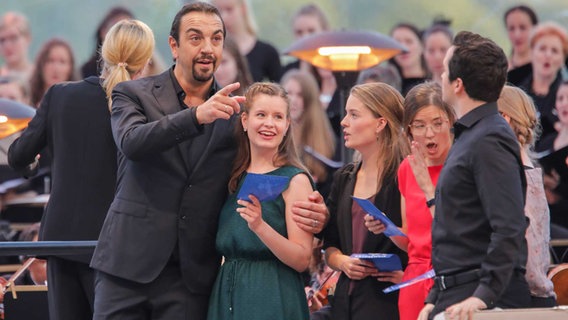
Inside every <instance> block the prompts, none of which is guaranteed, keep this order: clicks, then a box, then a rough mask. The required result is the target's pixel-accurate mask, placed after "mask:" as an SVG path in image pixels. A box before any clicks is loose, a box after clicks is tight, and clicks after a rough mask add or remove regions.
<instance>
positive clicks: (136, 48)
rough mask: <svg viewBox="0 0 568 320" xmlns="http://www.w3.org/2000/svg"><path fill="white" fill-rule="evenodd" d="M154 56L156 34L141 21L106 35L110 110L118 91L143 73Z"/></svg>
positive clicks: (103, 50) (126, 22) (127, 23)
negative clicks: (119, 86) (116, 89)
mask: <svg viewBox="0 0 568 320" xmlns="http://www.w3.org/2000/svg"><path fill="white" fill-rule="evenodd" d="M153 52H154V34H153V33H152V30H151V29H150V27H148V26H147V25H146V24H145V23H144V22H142V21H139V20H121V21H119V22H117V23H116V24H115V25H114V26H113V27H112V28H111V29H110V30H109V32H108V33H107V34H106V36H105V40H104V41H103V46H102V48H101V56H102V58H103V62H104V67H103V77H104V81H103V87H104V89H105V92H106V94H107V98H108V104H109V109H110V107H111V105H112V99H111V94H112V90H113V89H114V87H115V86H116V85H117V84H118V83H120V82H122V81H126V80H131V79H132V76H133V75H134V74H135V73H137V72H139V71H140V70H142V69H143V68H144V67H145V66H146V64H147V63H148V61H149V60H150V58H151V57H152V54H153Z"/></svg>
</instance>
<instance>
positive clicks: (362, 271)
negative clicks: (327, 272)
mask: <svg viewBox="0 0 568 320" xmlns="http://www.w3.org/2000/svg"><path fill="white" fill-rule="evenodd" d="M325 261H326V263H327V265H328V266H329V267H330V268H332V269H333V270H336V271H341V272H343V273H345V275H346V276H347V277H348V278H349V279H352V280H361V279H363V278H366V277H368V276H378V270H377V268H375V265H374V264H373V263H372V262H370V261H365V260H361V259H356V258H351V257H350V256H347V255H344V254H343V252H341V250H339V249H338V248H335V247H329V248H327V249H326V250H325Z"/></svg>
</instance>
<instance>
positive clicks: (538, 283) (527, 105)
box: [497, 86, 556, 308]
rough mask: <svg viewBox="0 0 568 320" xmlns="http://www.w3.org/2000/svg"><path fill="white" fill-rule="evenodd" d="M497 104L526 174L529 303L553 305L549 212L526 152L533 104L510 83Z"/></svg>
mask: <svg viewBox="0 0 568 320" xmlns="http://www.w3.org/2000/svg"><path fill="white" fill-rule="evenodd" d="M497 106H498V108H499V112H500V113H501V115H502V116H503V117H504V118H505V120H507V122H508V123H509V125H510V126H511V129H513V132H514V133H515V135H516V136H517V139H518V140H519V146H520V147H521V159H522V161H523V165H524V168H525V175H526V178H527V194H526V202H525V215H526V216H527V217H528V218H529V220H530V221H529V226H528V228H527V233H526V238H527V247H528V260H527V272H526V274H525V278H526V279H527V282H528V284H529V289H530V291H531V307H535V308H536V307H540V308H545V307H546V308H547V307H554V306H556V294H555V293H554V287H553V284H552V281H550V279H548V278H547V276H546V275H547V273H548V269H549V267H550V252H549V240H550V213H549V210H548V204H547V202H546V196H545V194H544V184H543V179H542V170H541V168H536V167H535V165H534V163H533V161H532V160H531V158H530V156H529V155H530V152H531V149H532V148H533V147H534V142H535V140H536V136H537V134H538V133H537V129H538V118H537V116H536V108H535V106H534V104H533V101H532V99H531V98H530V97H529V96H528V95H527V94H526V93H525V92H524V91H523V90H521V89H519V88H517V87H513V86H505V87H504V88H503V91H502V92H501V96H500V97H499V100H497Z"/></svg>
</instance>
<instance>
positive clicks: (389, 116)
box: [351, 82, 410, 188]
mask: <svg viewBox="0 0 568 320" xmlns="http://www.w3.org/2000/svg"><path fill="white" fill-rule="evenodd" d="M351 95H353V96H354V97H355V98H357V99H358V100H359V101H361V103H363V105H365V107H367V108H368V109H369V110H370V111H371V112H372V113H373V115H374V116H375V117H376V118H380V117H383V118H384V119H385V120H386V122H387V125H386V127H385V129H384V130H381V132H380V133H379V136H378V137H377V139H378V140H379V141H381V143H380V144H379V146H380V148H381V150H380V153H379V154H380V156H379V159H378V163H377V165H378V166H379V168H381V170H379V176H378V177H377V181H378V186H379V188H380V186H381V185H382V184H383V182H384V181H385V179H390V178H392V177H396V172H397V170H398V167H399V165H400V163H401V162H402V160H403V159H404V157H405V156H406V155H407V154H408V153H409V150H410V148H409V146H408V139H406V136H405V135H404V133H403V128H402V121H403V115H404V107H403V103H404V99H403V98H402V96H401V95H400V93H399V92H398V91H397V90H396V89H395V88H393V87H391V86H390V85H388V84H386V83H381V82H373V83H365V84H359V85H356V86H355V87H353V89H351Z"/></svg>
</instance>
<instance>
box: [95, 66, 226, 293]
mask: <svg viewBox="0 0 568 320" xmlns="http://www.w3.org/2000/svg"><path fill="white" fill-rule="evenodd" d="M173 79H174V78H173V74H171V70H168V71H166V72H164V73H162V74H161V75H157V76H154V77H149V78H143V79H140V80H135V81H129V82H124V83H120V84H119V85H118V86H116V88H115V90H114V92H113V95H112V97H113V111H112V117H111V118H112V119H111V122H112V129H113V134H114V138H115V141H116V144H117V146H118V149H119V169H118V185H117V191H116V196H115V199H114V201H113V203H112V205H111V207H110V210H109V213H108V216H107V219H106V221H105V224H104V226H103V230H102V232H101V236H100V238H99V242H98V245H97V248H96V249H95V254H94V257H93V260H92V263H91V266H92V267H93V268H95V269H98V270H101V271H103V272H106V273H108V274H111V275H114V276H117V277H121V278H124V279H128V280H131V281H136V282H139V283H149V282H150V281H152V280H154V279H155V278H156V277H157V276H158V275H159V274H160V272H161V271H162V270H163V268H164V266H165V265H166V263H168V261H171V260H170V259H171V258H172V255H173V256H174V259H176V257H177V258H179V263H180V266H181V271H182V276H183V280H184V283H185V284H186V285H187V287H188V289H189V290H190V291H191V292H194V293H205V294H209V293H210V291H211V287H212V285H213V282H214V280H215V276H216V274H217V271H218V268H219V265H220V257H219V256H218V254H217V253H216V251H215V234H216V232H217V223H218V219H219V213H220V211H221V207H222V205H223V203H224V202H225V199H226V196H227V182H228V179H229V175H230V171H231V167H232V161H233V158H234V156H235V150H236V148H235V140H234V134H233V126H234V120H235V119H236V117H233V118H231V120H217V121H215V122H214V123H212V124H208V125H203V126H201V125H198V124H197V121H196V119H195V111H194V110H193V109H190V108H185V107H183V106H181V105H180V104H181V103H180V101H179V99H178V96H177V94H176V89H175V88H176V87H174V82H173V81H174V80H173ZM176 83H177V82H176ZM176 245H177V246H176ZM174 261H175V260H174Z"/></svg>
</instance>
